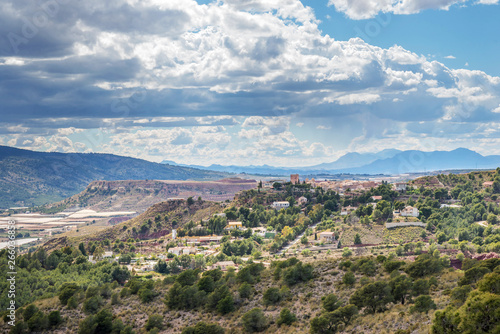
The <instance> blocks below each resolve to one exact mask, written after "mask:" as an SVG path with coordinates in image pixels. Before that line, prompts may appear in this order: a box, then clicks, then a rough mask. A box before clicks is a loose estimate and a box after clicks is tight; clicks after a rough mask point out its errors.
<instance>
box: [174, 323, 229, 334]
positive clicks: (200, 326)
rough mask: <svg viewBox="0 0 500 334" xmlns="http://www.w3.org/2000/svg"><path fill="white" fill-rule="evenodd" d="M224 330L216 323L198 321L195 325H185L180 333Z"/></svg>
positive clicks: (221, 332)
mask: <svg viewBox="0 0 500 334" xmlns="http://www.w3.org/2000/svg"><path fill="white" fill-rule="evenodd" d="M224 332H225V330H224V328H222V327H221V326H219V325H217V324H207V323H205V322H199V323H197V324H196V326H191V327H186V328H184V329H183V330H182V334H224Z"/></svg>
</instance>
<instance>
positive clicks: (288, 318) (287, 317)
mask: <svg viewBox="0 0 500 334" xmlns="http://www.w3.org/2000/svg"><path fill="white" fill-rule="evenodd" d="M295 321H297V317H296V316H295V314H293V313H292V312H290V310H289V309H287V308H284V309H282V310H281V312H280V316H279V317H278V321H277V324H278V326H281V325H282V324H285V325H288V326H290V325H291V324H292V323H294V322H295Z"/></svg>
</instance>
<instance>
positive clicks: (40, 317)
mask: <svg viewBox="0 0 500 334" xmlns="http://www.w3.org/2000/svg"><path fill="white" fill-rule="evenodd" d="M25 320H26V319H25ZM26 322H27V323H28V327H29V328H30V330H31V332H39V331H40V332H41V331H43V330H45V329H47V328H48V327H49V319H48V318H47V316H46V315H45V314H44V313H43V312H42V311H38V312H36V313H35V314H34V315H33V316H32V317H31V318H29V320H27V321H26Z"/></svg>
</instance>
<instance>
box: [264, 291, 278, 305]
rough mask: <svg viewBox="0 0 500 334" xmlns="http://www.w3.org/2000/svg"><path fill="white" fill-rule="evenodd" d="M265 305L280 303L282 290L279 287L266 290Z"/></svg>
mask: <svg viewBox="0 0 500 334" xmlns="http://www.w3.org/2000/svg"><path fill="white" fill-rule="evenodd" d="M263 300H264V304H265V305H273V304H277V303H279V301H280V300H281V294H280V290H279V289H278V288H274V287H271V288H269V289H267V290H266V292H264V296H263Z"/></svg>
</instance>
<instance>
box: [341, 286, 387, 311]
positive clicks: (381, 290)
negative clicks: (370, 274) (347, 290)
mask: <svg viewBox="0 0 500 334" xmlns="http://www.w3.org/2000/svg"><path fill="white" fill-rule="evenodd" d="M393 300H394V298H393V296H392V294H391V287H390V286H389V284H387V283H386V282H383V281H378V282H375V283H370V284H367V285H365V286H363V287H361V288H360V289H358V290H356V291H355V292H354V294H353V295H352V296H351V299H350V303H351V304H353V305H356V306H357V307H358V308H363V307H366V310H367V311H368V312H371V313H375V312H382V311H384V310H385V308H386V307H385V306H386V305H387V304H388V303H390V302H392V301H393Z"/></svg>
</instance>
